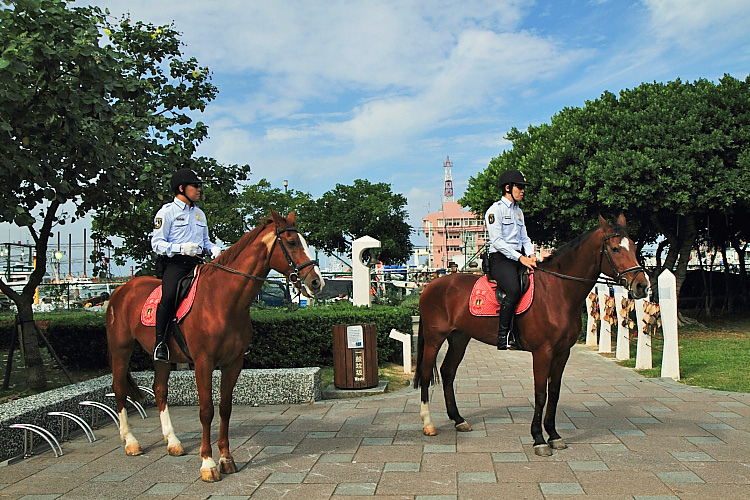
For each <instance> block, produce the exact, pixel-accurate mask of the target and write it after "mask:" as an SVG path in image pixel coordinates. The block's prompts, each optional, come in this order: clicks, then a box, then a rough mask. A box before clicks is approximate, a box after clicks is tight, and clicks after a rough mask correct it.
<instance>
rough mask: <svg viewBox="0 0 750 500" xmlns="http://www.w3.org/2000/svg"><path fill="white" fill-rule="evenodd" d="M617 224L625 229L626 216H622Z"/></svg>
mask: <svg viewBox="0 0 750 500" xmlns="http://www.w3.org/2000/svg"><path fill="white" fill-rule="evenodd" d="M617 224H618V225H620V226H622V227H625V214H622V213H621V214H620V216H619V217H618V218H617Z"/></svg>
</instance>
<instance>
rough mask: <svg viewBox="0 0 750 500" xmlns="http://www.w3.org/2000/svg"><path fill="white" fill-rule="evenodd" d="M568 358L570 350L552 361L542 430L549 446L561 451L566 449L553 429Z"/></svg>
mask: <svg viewBox="0 0 750 500" xmlns="http://www.w3.org/2000/svg"><path fill="white" fill-rule="evenodd" d="M569 356H570V350H567V351H565V352H564V353H561V354H560V355H558V356H556V357H555V358H554V359H553V360H552V369H551V371H550V375H549V386H548V392H549V395H548V397H547V413H545V415H544V430H546V431H547V434H549V445H550V447H551V448H552V449H554V450H562V449H564V448H567V447H568V445H567V444H565V441H563V439H562V438H561V437H560V434H558V433H557V430H556V429H555V414H556V413H557V402H558V400H559V399H560V384H561V383H562V375H563V370H565V365H566V364H567V362H568V357H569Z"/></svg>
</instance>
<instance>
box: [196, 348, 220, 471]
mask: <svg viewBox="0 0 750 500" xmlns="http://www.w3.org/2000/svg"><path fill="white" fill-rule="evenodd" d="M212 373H213V365H212V364H210V363H209V362H207V361H206V360H205V359H204V360H202V362H197V361H196V363H195V385H196V386H197V388H198V404H199V406H200V410H199V415H200V421H201V427H202V428H203V435H202V437H201V451H200V454H201V458H202V459H203V462H202V463H201V479H202V480H203V481H206V482H207V483H213V482H214V481H219V480H220V479H221V475H220V474H219V469H218V468H217V467H216V462H214V459H213V451H212V450H211V421H212V420H213V419H214V402H213V400H212V397H211V375H212Z"/></svg>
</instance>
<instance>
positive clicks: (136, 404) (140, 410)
mask: <svg viewBox="0 0 750 500" xmlns="http://www.w3.org/2000/svg"><path fill="white" fill-rule="evenodd" d="M105 396H106V397H108V398H113V397H115V393H114V392H109V393H107V394H105ZM127 401H128V403H130V404H131V405H133V407H134V408H135V409H136V410H138V414H139V415H140V416H141V418H146V417H148V415H147V414H146V410H144V409H143V405H142V404H141V403H139V402H138V401H133V400H132V399H130V396H128V397H127Z"/></svg>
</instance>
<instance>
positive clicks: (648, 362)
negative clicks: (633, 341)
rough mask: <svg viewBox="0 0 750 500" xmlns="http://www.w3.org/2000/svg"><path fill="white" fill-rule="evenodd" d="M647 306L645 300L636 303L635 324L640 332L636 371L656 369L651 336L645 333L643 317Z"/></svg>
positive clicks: (636, 353)
mask: <svg viewBox="0 0 750 500" xmlns="http://www.w3.org/2000/svg"><path fill="white" fill-rule="evenodd" d="M645 305H646V301H645V300H643V299H638V300H636V301H635V322H636V331H637V332H638V343H637V345H636V351H635V369H636V370H650V369H651V368H653V367H654V365H653V358H652V357H651V335H649V334H648V333H645V332H644V331H643V317H644V316H645V315H646V312H645V311H644V310H643V306H645Z"/></svg>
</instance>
